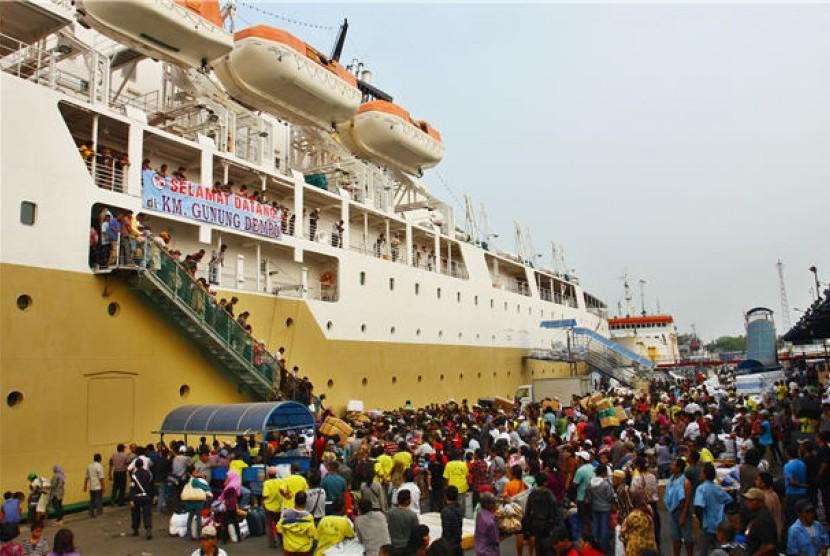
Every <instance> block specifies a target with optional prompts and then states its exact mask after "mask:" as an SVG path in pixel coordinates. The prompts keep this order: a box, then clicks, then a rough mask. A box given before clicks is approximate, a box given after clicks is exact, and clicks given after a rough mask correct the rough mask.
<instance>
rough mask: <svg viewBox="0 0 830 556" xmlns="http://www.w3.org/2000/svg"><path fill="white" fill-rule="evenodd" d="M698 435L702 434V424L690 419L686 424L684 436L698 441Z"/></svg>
mask: <svg viewBox="0 0 830 556" xmlns="http://www.w3.org/2000/svg"><path fill="white" fill-rule="evenodd" d="M698 436H700V425H698V424H697V421H695V420H694V419H692V420H690V421H689V424H688V425H686V431H685V432H684V433H683V438H685V439H686V440H691V441H693V442H696V441H697V437H698Z"/></svg>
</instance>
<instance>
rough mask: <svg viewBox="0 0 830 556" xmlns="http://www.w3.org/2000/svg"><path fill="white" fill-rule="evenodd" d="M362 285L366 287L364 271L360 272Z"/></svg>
mask: <svg viewBox="0 0 830 556" xmlns="http://www.w3.org/2000/svg"><path fill="white" fill-rule="evenodd" d="M360 285H361V286H365V285H366V273H365V272H364V271H360Z"/></svg>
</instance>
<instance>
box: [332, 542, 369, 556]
mask: <svg viewBox="0 0 830 556" xmlns="http://www.w3.org/2000/svg"><path fill="white" fill-rule="evenodd" d="M323 554H324V556H363V545H362V544H360V542H359V541H357V540H355V539H349V540H347V541H343V542H341V543H337V544H336V545H334V546H332V547H331V548H329V549H328V550H326V551H325V552H324V553H323Z"/></svg>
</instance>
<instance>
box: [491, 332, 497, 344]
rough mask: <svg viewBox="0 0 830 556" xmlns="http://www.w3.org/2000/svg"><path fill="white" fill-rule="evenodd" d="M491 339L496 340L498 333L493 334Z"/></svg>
mask: <svg viewBox="0 0 830 556" xmlns="http://www.w3.org/2000/svg"><path fill="white" fill-rule="evenodd" d="M490 339H491V340H493V341H494V342H495V341H496V335H495V334H493V336H492V337H491V338H490Z"/></svg>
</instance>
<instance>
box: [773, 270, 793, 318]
mask: <svg viewBox="0 0 830 556" xmlns="http://www.w3.org/2000/svg"><path fill="white" fill-rule="evenodd" d="M775 266H776V267H778V295H779V296H780V298H781V299H780V301H781V322H782V324H783V325H784V328H785V329H787V330H789V329H790V326H792V322H791V321H790V302H789V301H788V300H787V288H786V287H785V286H784V263H782V262H781V259H778V262H777V263H776V264H775Z"/></svg>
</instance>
